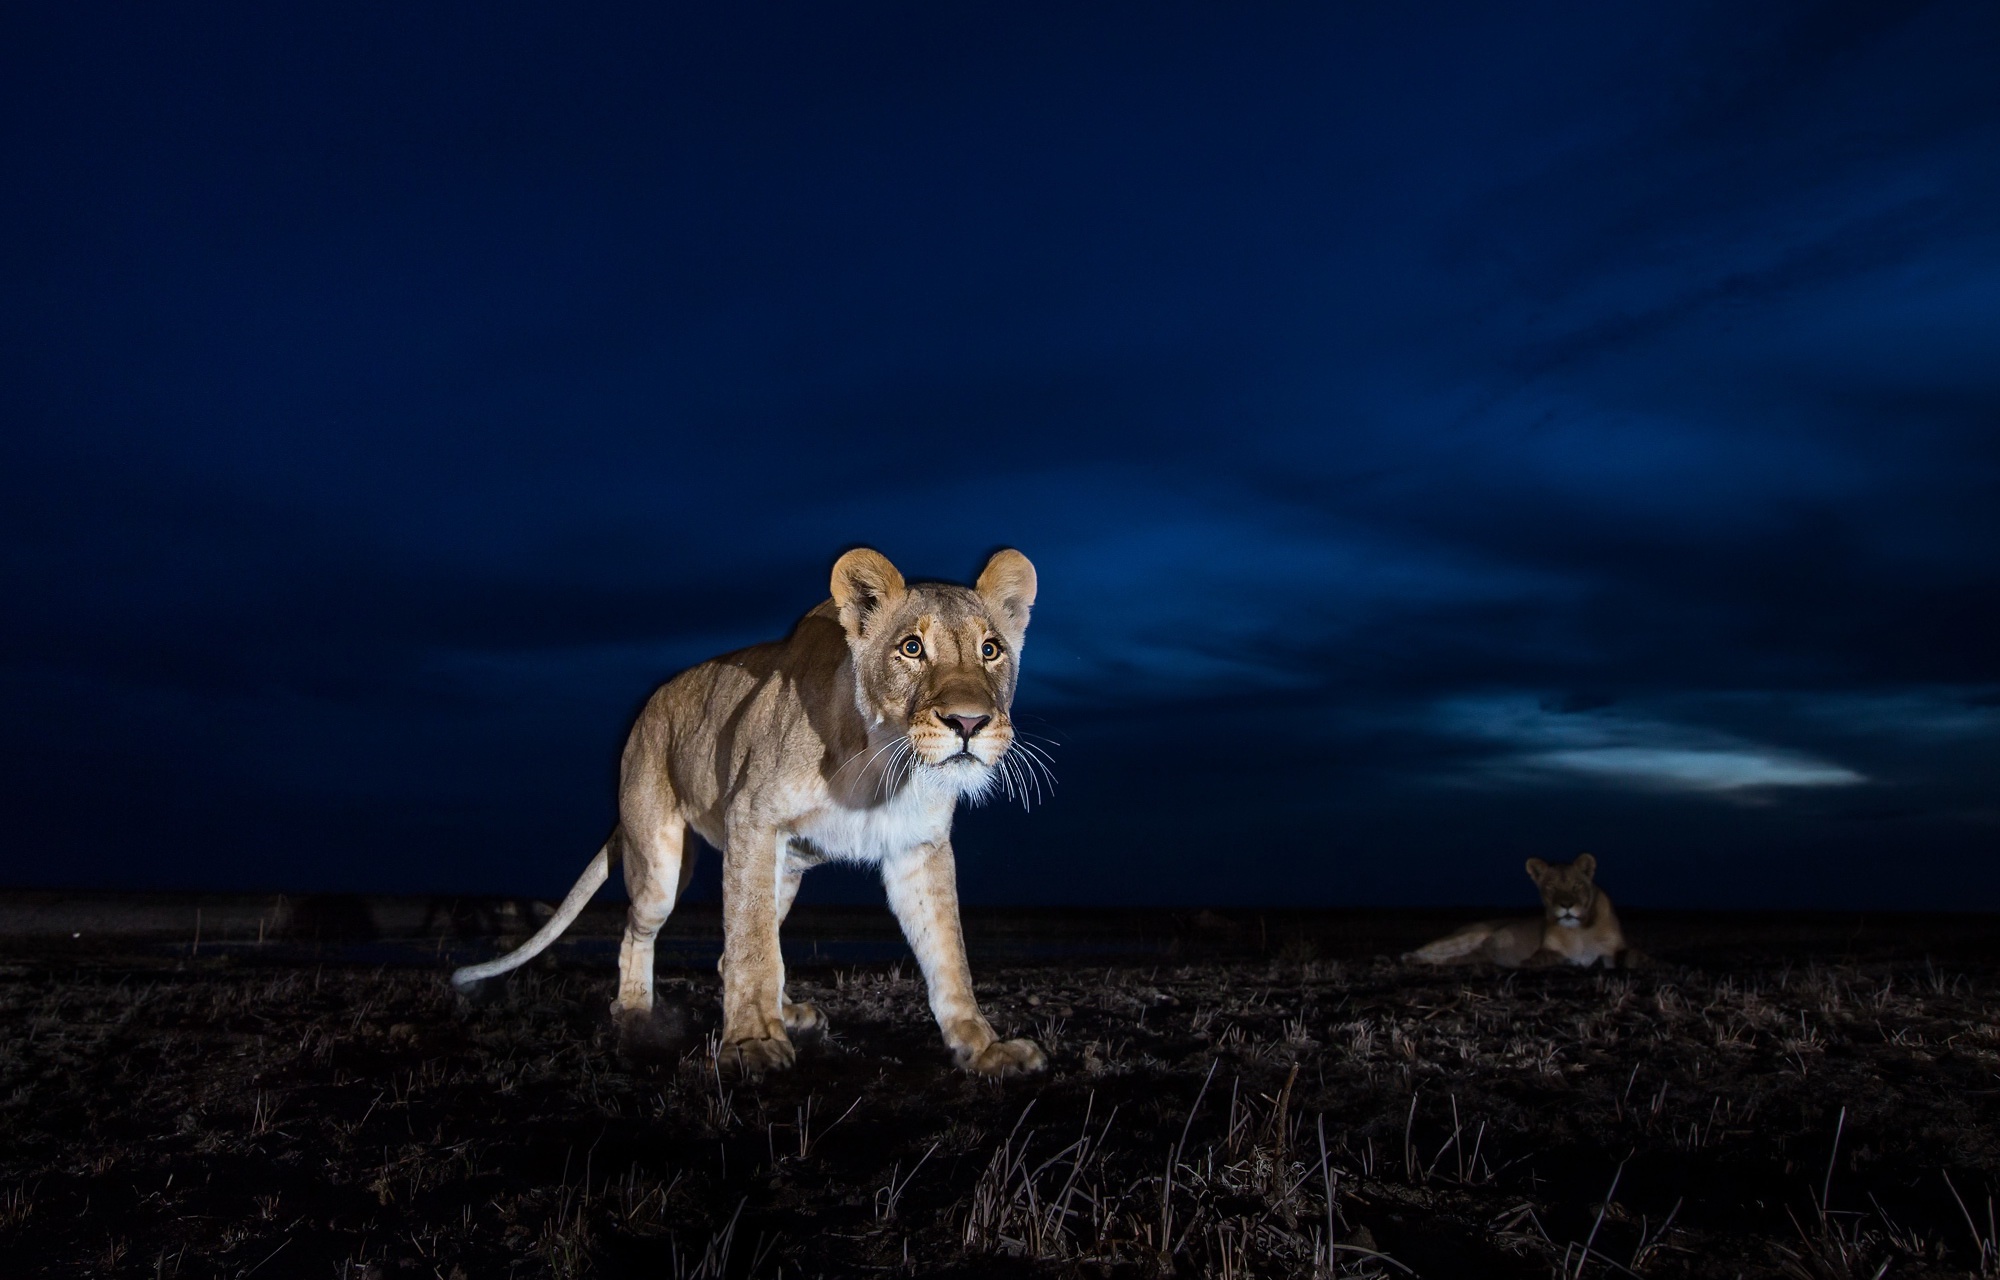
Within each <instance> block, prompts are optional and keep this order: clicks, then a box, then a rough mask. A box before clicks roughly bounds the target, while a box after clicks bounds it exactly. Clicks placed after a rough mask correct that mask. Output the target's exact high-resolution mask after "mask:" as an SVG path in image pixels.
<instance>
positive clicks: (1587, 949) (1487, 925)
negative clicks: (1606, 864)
mask: <svg viewBox="0 0 2000 1280" xmlns="http://www.w3.org/2000/svg"><path fill="white" fill-rule="evenodd" d="M1596 874H1597V859H1596V858H1593V857H1591V856H1590V855H1589V854H1587V853H1585V854H1580V855H1578V857H1577V859H1576V861H1575V862H1556V863H1549V862H1543V861H1542V860H1541V859H1540V858H1530V859H1528V875H1529V877H1530V878H1532V879H1533V880H1534V882H1535V884H1536V886H1537V887H1539V888H1540V889H1541V891H1542V918H1541V919H1540V920H1482V921H1481V922H1479V923H1478V924H1469V925H1466V926H1465V927H1464V928H1463V929H1460V930H1458V931H1457V932H1456V933H1448V934H1446V935H1445V936H1444V937H1442V938H1439V939H1438V940H1437V941H1436V942H1427V943H1425V944H1424V945H1423V946H1421V947H1418V948H1417V949H1416V950H1415V951H1412V952H1409V953H1408V954H1406V955H1405V956H1404V957H1403V958H1404V959H1405V960H1414V961H1417V962H1419V963H1422V964H1453V963H1460V962H1473V961H1480V960H1484V961H1487V962H1489V963H1492V964H1497V965H1500V966H1502V967H1503V968H1507V969H1518V968H1522V967H1539V966H1542V965H1554V964H1575V965H1583V966H1585V967H1588V966H1590V965H1594V964H1602V965H1603V966H1604V967H1606V968H1607V969H1609V968H1621V969H1629V968H1633V967H1634V966H1636V965H1638V964H1640V963H1642V962H1643V960H1644V957H1642V956H1641V955H1640V954H1639V953H1638V952H1636V951H1634V950H1632V949H1631V948H1630V947H1628V946H1626V945H1625V931H1624V930H1623V929H1621V928H1619V926H1618V913H1617V912H1615V911H1613V910H1612V909H1611V899H1610V898H1609V897H1608V896H1606V894H1605V892H1604V890H1602V889H1600V888H1598V887H1597V882H1596V880H1595V879H1594V878H1593V877H1595V876H1596Z"/></svg>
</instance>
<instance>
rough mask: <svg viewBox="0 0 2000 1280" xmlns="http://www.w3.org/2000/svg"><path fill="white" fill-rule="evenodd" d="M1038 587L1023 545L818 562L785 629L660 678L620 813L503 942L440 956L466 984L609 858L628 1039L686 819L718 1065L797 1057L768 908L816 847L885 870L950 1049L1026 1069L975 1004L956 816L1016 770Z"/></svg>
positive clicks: (752, 1065)
mask: <svg viewBox="0 0 2000 1280" xmlns="http://www.w3.org/2000/svg"><path fill="white" fill-rule="evenodd" d="M1034 603H1035V568H1034V566H1033V565H1031V564H1029V563H1028V558H1027V557H1026V556H1024V555H1022V554H1021V553H1020V552H1018V551H1001V552H998V553H997V554H995V555H994V556H993V558H992V559H990V560H988V561H987V563H986V568H985V569H984V570H983V571H982V572H981V573H980V575H979V582H978V584H977V585H976V586H974V587H973V588H972V589H971V590H967V589H966V588H964V587H960V586H953V585H946V584H940V583H928V582H924V583H906V582H904V581H903V575H902V574H900V573H898V572H897V571H896V567H895V566H894V565H892V564H890V563H889V561H888V560H886V559H885V558H883V557H882V556H881V555H879V554H878V553H876V552H874V551H869V550H866V549H862V550H855V551H850V552H848V553H847V554H846V555H844V556H842V557H840V559H839V560H838V561H837V562H835V564H834V566H833V598H832V599H830V600H827V601H824V602H822V603H821V604H820V605H819V607H818V608H816V609H814V610H813V611H812V612H810V613H808V614H807V615H806V616H805V617H804V618H802V619H800V621H799V624H798V626H797V627H795V628H793V630H792V634H791V635H790V636H789V637H787V638H786V639H784V640H779V641H775V642H772V643H770V644H761V645H756V646H754V647H752V648H749V649H744V650H741V651H739V652H736V653H732V654H727V655H725V656H723V657H720V658H715V659H712V660H710V661H708V662H704V663H702V664H701V665H700V666H697V667H693V668H691V669H689V670H687V671H684V672H682V673H681V674H680V675H678V676H675V677H674V678H673V679H672V680H670V681H668V682H667V683H666V684H664V685H662V686H661V687H660V688H659V689H657V690H656V691H654V693H653V696H652V697H651V698H650V699H648V700H647V703H646V706H645V709H644V710H643V711H641V712H640V713H639V719H638V723H636V724H635V725H633V726H632V733H631V736H630V737H629V738H627V739H626V742H625V755H624V758H623V761H622V763H621V765H620V770H619V786H618V826H617V827H616V828H615V829H613V831H612V833H611V837H610V839H608V840H606V841H605V842H604V847H603V848H602V849H600V850H599V851H598V853H597V856H596V857H595V858H593V859H592V860H591V863H590V866H589V867H588V868H587V869H586V870H585V871H584V873H583V878H582V879H580V880H578V881H577V883H576V886H575V887H574V888H572V889H571V890H570V891H569V896H568V897H567V898H565V899H564V900H563V904H562V907H561V908H560V909H559V910H557V912H556V913H555V915H554V917H552V918H551V919H550V920H549V922H548V924H546V925H545V926H543V928H542V929H541V931H540V932H538V933H536V934H535V936H534V937H532V938H530V939H529V940H528V941H527V942H526V943H525V944H523V945H522V946H521V948H520V949H519V950H517V951H515V952H513V953H512V954H510V955H506V956H503V957H501V958H500V959H498V960H494V961H492V962H491V963H488V964H479V965H471V966H468V967H466V968H463V969H460V970H458V972H456V973H454V974H453V975H452V981H453V982H454V983H456V984H458V985H459V986H460V987H467V986H470V985H471V984H473V983H476V982H478V981H479V980H480V979H482V978H489V977H492V976H493V975H495V974H499V973H504V972H506V971H507V970H509V969H512V968H514V967H515V966H517V965H520V964H523V963H525V962H526V961H528V960H529V959H531V958H532V957H533V956H535V955H536V954H537V953H539V952H540V951H541V950H542V949H543V948H544V947H547V946H548V945H549V944H550V943H551V942H553V941H555V939H556V938H557V936H559V935H560V934H561V933H562V931H563V930H564V929H565V928H567V927H568V926H569V923H570V922H571V921H572V920H574V919H575V918H576V916H577V913H578V912H580V911H582V910H583V906H584V904H585V903H586V902H588V901H589V900H590V897H591V895H592V894H594V893H595V892H597V889H598V887H599V886H600V885H602V884H603V883H604V881H605V878H606V877H607V876H608V875H609V874H610V867H611V864H612V863H613V862H615V861H617V860H618V859H620V858H622V859H624V862H625V884H626V887H627V888H628V889H629V890H630V891H631V896H632V905H631V909H630V911H629V912H628V913H627V916H626V923H625V941H624V945H623V947H622V948H621V949H620V951H619V955H618V998H617V1000H615V1001H614V1002H613V1003H612V1006H611V1008H612V1013H613V1014H614V1016H615V1017H616V1018H617V1019H618V1021H619V1024H620V1029H621V1032H624V1033H625V1034H626V1035H627V1036H628V1037H630V1038H631V1039H633V1040H637V1039H639V1038H640V1037H642V1036H643V1034H644V1031H643V1028H644V1025H645V1023H646V1020H647V1019H648V1018H649V1016H650V1014H651V1010H652V1006H653V940H654V938H655V937H656V936H657V935H658V933H659V931H660V926H661V925H662V924H663V923H665V921H666V919H667V914H668V913H669V912H671V911H672V910H673V907H674V899H675V898H676V897H677V896H678V895H679V894H680V892H681V891H682V890H684V889H685V888H686V887H687V882H688V878H689V874H690V871H691V868H692V866H693V858H692V856H691V851H690V850H688V848H687V833H688V832H689V831H694V832H696V833H698V834H699V835H700V836H701V838H702V839H704V840H706V841H707V842H708V843H710V844H712V845H714V846H715V847H716V848H718V849H720V850H722V922H723V923H722V929H723V943H722V964H721V972H722V1023H723V1025H722V1044H721V1055H720V1064H721V1065H722V1066H724V1067H726V1068H730V1069H733V1070H736V1071H740V1072H742V1073H743V1074H746V1075H751V1076H756V1075H760V1074H762V1073H763V1072H765V1071H768V1070H773V1069H778V1068H784V1067H789V1066H791V1065H792V1059H793V1049H792V1039H791V1037H792V1036H793V1035H800V1034H807V1033H816V1032H818V1031H820V1030H822V1029H823V1028H824V1026H825V1020H824V1019H823V1018H822V1017H821V1016H820V1013H819V1011H818V1010H817V1009H815V1008H813V1007H812V1006H811V1005H809V1004H795V1003H793V1002H792V1001H790V1000H788V999H786V998H785V965H784V959H783V957H782V956H781V954H780V953H779V950H778V926H779V924H780V923H781V922H782V921H783V920H784V918H785V914H786V912H787V911H789V910H790V909H791V905H792V899H793V897H794V895H796V894H797V893H798V888H799V877H800V876H801V875H803V874H804V872H805V870H806V868H808V867H811V866H814V865H816V864H818V863H820V862H824V861H826V860H827V859H829V858H841V859H846V860H848V861H852V862H867V863H874V864H877V865H879V866H880V867H881V868H882V881H883V884H884V885H885V886H886V887H887V889H888V897H889V906H890V908H891V909H892V910H893V911H894V912H895V913H896V919H897V920H898V921H899V922H900V923H901V924H902V926H903V934H904V936H905V937H907V938H908V939H909V941H910V947H911V949H912V950H914V951H915V952H916V956H917V963H918V965H919V966H920V967H921V968H922V970H923V975H924V982H925V984H926V985H927V987H928V988H929V991H930V1005H931V1013H932V1014H933V1015H934V1016H935V1017H936V1018H937V1023H938V1027H939V1029H940V1030H942V1031H943V1032H944V1040H945V1044H946V1045H948V1046H949V1047H950V1049H951V1051H952V1053H953V1054H954V1055H955V1056H956V1057H957V1059H958V1062H959V1065H961V1066H963V1067H964V1068H966V1069H967V1070H970V1071H975V1072H978V1073H980V1074H982V1075H989V1076H1002V1075H1011V1074H1014V1073H1017V1072H1028V1071H1040V1070H1042V1069H1043V1068H1044V1067H1045V1066H1046V1065H1047V1060H1046V1059H1045V1058H1044V1057H1043V1055H1042V1051H1041V1049H1040V1048H1038V1047H1037V1046H1036V1045H1035V1044H1034V1042H1033V1041H1030V1040H1002V1039H1000V1038H999V1037H998V1036H996V1035H995V1034H994V1032H993V1027H992V1025H991V1024H989V1023H988V1022H987V1021H986V1019H985V1018H984V1017H982V1016H981V1015H980V1012H979V1004H978V1002H977V1001H976V1000H975V999H974V997H973V994H972V974H971V972H970V971H969V970H968V968H967V967H966V963H965V941H964V937H963V935H962V934H961V932H960V930H959V921H958V888H957V880H956V873H955V869H954V864H953V861H952V853H951V819H952V813H953V810H954V809H956V808H957V805H958V802H959V800H960V799H961V798H970V799H976V798H978V797H980V796H982V795H984V794H986V793H987V792H988V791H990V790H992V789H994V788H995V787H999V786H1003V785H1005V786H1009V787H1012V786H1014V785H1018V784H1019V783H1020V782H1022V781H1024V780H1025V776H1024V775H1023V774H1022V773H1021V771H1020V768H1019V762H1017V761H1013V760H1008V759H1006V758H1005V757H1006V756H1007V753H1008V751H1009V749H1010V748H1011V747H1012V746H1013V744H1014V728H1013V723H1012V722H1011V721H1010V720H1009V718H1008V708H1009V707H1010V706H1011V704H1012V703H1013V700H1014V686H1015V682H1016V680H1017V679H1018V677H1019V674H1020V667H1019V663H1020V655H1021V642H1022V639H1023V637H1024V635H1025V633H1026V632H1027V629H1028V614H1029V611H1030V610H1031V609H1032V608H1033V607H1034Z"/></svg>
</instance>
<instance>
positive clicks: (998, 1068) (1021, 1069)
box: [959, 1040, 1049, 1079]
mask: <svg viewBox="0 0 2000 1280" xmlns="http://www.w3.org/2000/svg"><path fill="white" fill-rule="evenodd" d="M959 1065H960V1066H962V1067H964V1068H965V1069H966V1070H967V1071H971V1072H974V1073H975V1074H978V1075H982V1076H990V1077H993V1078H994V1079H998V1078H1000V1077H1002V1076H1026V1075H1034V1074H1035V1073H1037V1072H1040V1071H1047V1070H1048V1069H1049V1059H1048V1055H1046V1054H1044V1053H1043V1052H1042V1050H1041V1046H1040V1045H1037V1044H1036V1043H1035V1042H1034V1041H1033V1040H995V1041H994V1042H993V1043H992V1044H989V1045H987V1046H986V1047H985V1048H984V1049H981V1050H980V1051H979V1052H978V1053H970V1054H964V1055H961V1057H960V1060H959Z"/></svg>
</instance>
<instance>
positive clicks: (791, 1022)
mask: <svg viewBox="0 0 2000 1280" xmlns="http://www.w3.org/2000/svg"><path fill="white" fill-rule="evenodd" d="M785 1034H786V1035H788V1036H790V1037H791V1038H792V1039H793V1040H795V1041H797V1042H799V1043H801V1044H809V1043H811V1042H813V1041H815V1040H818V1039H819V1038H820V1037H822V1036H824V1035H825V1034H826V1015H825V1014H823V1013H821V1012H820V1011H819V1006H818V1005H813V1004H807V1003H805V1002H804V1001H793V1000H787V1001H785Z"/></svg>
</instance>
